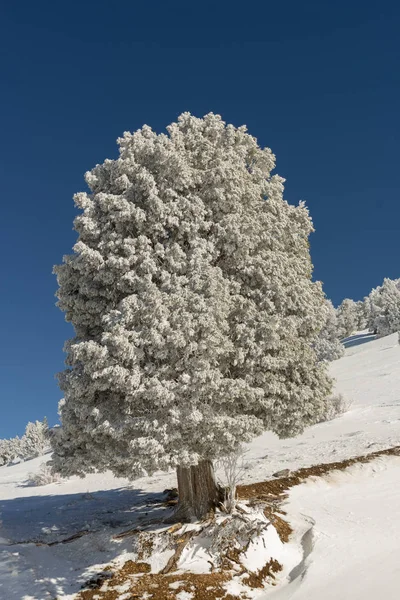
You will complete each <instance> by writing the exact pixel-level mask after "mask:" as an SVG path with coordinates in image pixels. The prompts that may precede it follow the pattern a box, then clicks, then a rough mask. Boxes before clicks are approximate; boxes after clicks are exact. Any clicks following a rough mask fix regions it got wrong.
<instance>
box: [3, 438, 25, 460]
mask: <svg viewBox="0 0 400 600" xmlns="http://www.w3.org/2000/svg"><path fill="white" fill-rule="evenodd" d="M21 454H22V440H21V438H19V437H18V436H16V437H15V438H11V439H9V440H0V466H2V465H8V464H10V463H11V462H13V461H14V460H16V459H17V458H21Z"/></svg>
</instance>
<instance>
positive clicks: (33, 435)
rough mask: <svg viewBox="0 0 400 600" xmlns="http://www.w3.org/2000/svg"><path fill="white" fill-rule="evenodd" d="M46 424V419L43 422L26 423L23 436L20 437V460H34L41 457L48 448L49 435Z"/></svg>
mask: <svg viewBox="0 0 400 600" xmlns="http://www.w3.org/2000/svg"><path fill="white" fill-rule="evenodd" d="M48 430H49V427H48V423H47V419H46V418H44V419H43V421H35V422H34V423H28V424H27V426H26V428H25V434H24V435H23V437H22V440H21V444H22V451H21V454H22V456H21V457H22V458H24V459H28V458H35V457H36V456H42V455H43V454H45V452H46V450H47V449H48V448H49V434H48Z"/></svg>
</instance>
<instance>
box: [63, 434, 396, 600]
mask: <svg viewBox="0 0 400 600" xmlns="http://www.w3.org/2000/svg"><path fill="white" fill-rule="evenodd" d="M381 456H400V446H396V447H394V448H387V449H385V450H379V451H377V452H373V453H371V454H367V455H363V456H357V457H354V458H349V459H346V460H343V461H341V462H334V463H325V464H320V465H315V466H312V467H306V468H302V469H298V470H297V471H294V472H292V473H291V474H290V475H289V476H288V477H282V478H279V479H271V480H268V481H261V482H258V483H252V484H249V485H242V486H239V487H238V497H239V499H242V500H245V499H246V500H249V501H250V504H253V505H258V506H262V507H263V510H264V514H265V516H266V517H267V518H268V519H269V520H270V521H271V522H272V523H273V525H274V526H275V528H276V529H277V532H278V534H279V536H280V538H281V540H282V541H283V542H287V541H288V540H289V537H290V534H291V533H292V529H291V527H290V525H289V523H287V521H286V520H285V519H284V518H283V517H284V516H285V513H284V511H283V510H282V508H281V506H280V505H281V503H282V501H283V500H284V499H285V498H286V497H287V495H288V494H287V492H288V490H289V489H290V488H291V487H293V486H295V485H299V484H301V483H303V482H304V481H305V480H306V479H307V478H309V477H319V476H321V475H325V474H327V473H330V472H332V471H336V470H341V471H343V470H345V469H347V468H348V467H350V466H351V465H354V464H356V463H368V462H370V461H372V460H374V459H375V458H378V457H381ZM170 502H171V504H172V502H176V500H175V499H172V498H171V500H170ZM179 527H180V525H179V524H177V525H174V526H173V527H172V528H171V529H170V530H169V531H170V533H174V532H175V531H179ZM135 533H137V530H131V531H129V532H125V533H124V534H120V535H119V536H116V537H125V535H133V534H135ZM189 539H190V535H187V536H186V535H183V536H181V538H180V539H178V540H177V544H176V550H175V555H174V556H173V557H172V559H171V560H170V562H169V563H168V565H167V566H166V567H165V569H164V570H163V572H162V573H157V574H154V573H150V565H148V564H147V563H145V562H133V561H128V562H127V563H125V565H124V566H123V567H122V568H121V569H119V570H118V571H116V572H115V573H114V575H113V577H112V578H111V579H109V580H107V581H106V582H105V583H102V584H101V585H99V588H98V589H90V590H85V591H82V592H80V593H79V594H78V595H77V599H76V600H118V597H119V596H120V595H121V592H120V591H118V590H116V589H115V587H116V586H121V585H123V584H126V583H127V582H128V581H130V582H131V587H130V589H129V593H130V594H131V596H130V597H129V598H128V600H140V599H141V598H143V596H144V597H145V598H148V599H149V600H176V596H177V594H178V593H179V592H182V591H186V592H189V593H191V594H192V600H220V599H224V600H239V599H240V600H245V599H246V598H247V596H246V594H242V595H240V596H233V595H231V594H227V593H226V589H225V587H224V584H225V583H227V582H228V581H230V580H231V579H232V577H233V576H234V575H236V576H237V575H239V574H242V575H243V574H246V576H245V577H244V578H243V583H244V584H245V585H247V586H248V587H249V588H262V587H263V586H264V585H265V584H266V582H269V583H272V585H273V584H274V579H275V576H276V574H277V573H278V572H279V571H281V570H282V565H280V564H279V563H278V562H277V561H276V560H273V559H272V560H271V561H270V562H269V563H267V564H266V565H265V566H264V567H263V569H261V570H260V571H258V572H256V573H251V572H249V571H246V570H245V569H244V568H243V565H241V564H240V563H239V556H238V554H237V553H235V549H234V548H232V552H229V553H228V554H227V559H229V560H225V561H224V562H223V565H222V569H219V570H214V571H212V572H211V573H207V574H194V573H180V574H178V573H176V572H174V570H175V569H176V565H177V562H178V560H179V556H180V554H181V552H182V550H183V548H184V546H185V544H186V543H187V541H188V540H189ZM68 541H69V540H68ZM233 563H236V566H238V565H240V570H239V571H237V570H236V571H234V570H233V569H232V565H233ZM178 582H179V583H178ZM170 584H173V587H172V588H171V587H170ZM146 594H147V595H146Z"/></svg>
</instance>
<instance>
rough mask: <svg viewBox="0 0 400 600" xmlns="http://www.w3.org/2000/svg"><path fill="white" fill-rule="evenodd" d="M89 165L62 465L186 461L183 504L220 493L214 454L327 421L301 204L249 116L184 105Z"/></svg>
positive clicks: (205, 502) (67, 279)
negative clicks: (243, 123) (194, 112)
mask: <svg viewBox="0 0 400 600" xmlns="http://www.w3.org/2000/svg"><path fill="white" fill-rule="evenodd" d="M119 147H120V152H119V158H118V159H117V160H106V161H105V162H104V163H103V164H101V165H97V166H96V167H95V168H94V169H93V170H92V171H90V172H89V173H87V174H86V181H87V184H88V186H89V188H90V193H89V194H87V193H80V194H77V195H76V196H75V202H76V205H77V206H78V207H79V208H81V209H83V214H81V215H79V216H78V217H77V218H76V220H75V229H76V230H77V232H78V234H79V238H78V241H77V243H76V244H75V246H74V254H73V255H71V256H66V257H64V264H62V265H60V266H58V267H56V268H55V272H56V274H57V276H58V283H59V290H58V297H59V302H58V305H59V307H60V308H61V309H62V310H63V311H65V314H66V319H67V321H69V322H71V323H72V324H73V326H74V329H75V333H76V337H75V338H74V339H72V340H70V341H69V342H68V343H67V344H66V352H67V361H66V363H67V366H68V368H67V370H66V371H64V373H63V374H61V375H60V386H61V388H62V390H63V391H64V395H65V399H64V400H63V401H62V402H61V403H60V416H61V420H62V427H61V428H60V429H59V430H58V431H56V432H55V434H54V435H53V436H52V440H53V447H54V458H53V461H54V467H55V468H56V469H57V470H59V471H60V472H61V473H62V474H66V475H68V474H73V473H75V474H79V475H84V474H85V473H87V472H92V471H94V470H99V471H104V470H106V469H111V470H112V471H113V472H114V473H115V474H116V475H121V476H127V477H131V478H133V477H136V476H138V475H143V474H145V473H153V472H154V471H155V470H158V469H168V468H169V467H176V468H177V475H178V487H179V496H180V505H179V506H180V511H181V512H180V516H181V517H182V518H190V517H191V516H192V515H196V516H197V517H201V516H203V515H204V514H205V513H206V512H207V511H208V510H209V509H210V507H212V506H213V505H215V504H216V503H217V502H218V501H219V490H218V488H217V485H216V483H215V479H214V475H213V466H212V461H213V460H214V459H217V458H219V457H221V456H227V455H229V454H231V453H233V452H235V451H236V450H237V448H238V447H239V446H240V444H241V443H242V442H246V441H249V440H250V439H251V438H252V437H253V436H255V435H258V434H259V433H261V432H262V431H263V430H264V429H269V430H272V431H274V432H276V433H277V434H278V435H279V436H281V437H288V436H294V435H297V434H299V433H301V432H302V431H303V430H304V428H305V427H307V426H308V425H311V424H313V423H315V422H317V421H318V420H319V418H320V416H321V415H322V414H323V412H324V410H325V407H326V397H327V395H328V393H329V390H330V388H331V382H330V379H329V377H328V375H327V373H326V368H325V366H324V365H323V364H322V363H319V362H318V361H317V360H316V356H315V352H314V350H313V348H312V345H313V343H314V341H315V338H316V336H317V333H318V331H319V330H320V328H321V326H322V322H323V318H324V316H323V315H324V310H323V304H324V295H323V292H322V289H321V285H320V284H319V283H313V282H312V279H311V275H312V264H311V259H310V253H309V244H308V237H309V234H310V232H311V231H312V223H311V220H310V217H309V214H308V211H307V209H306V208H305V206H304V205H303V204H300V205H299V206H291V205H289V204H288V203H287V202H286V201H285V200H284V199H283V181H284V180H283V179H281V178H280V177H279V176H277V175H274V176H271V171H272V169H273V168H274V166H275V161H274V155H273V154H272V152H271V151H270V150H269V149H268V148H266V149H261V148H260V147H259V146H258V144H257V141H256V139H255V138H254V137H252V136H250V135H249V134H247V133H246V128H245V127H239V128H235V127H233V126H232V125H226V124H225V123H224V122H223V121H222V120H221V118H220V117H219V116H217V115H214V114H209V115H207V116H205V117H204V118H203V119H198V118H195V117H193V116H191V115H190V114H189V113H185V114H183V115H181V116H180V118H179V119H178V122H177V123H173V124H172V125H170V126H169V127H168V133H167V134H161V135H157V134H156V133H154V132H153V131H152V130H151V129H150V127H148V126H144V127H143V128H142V129H141V130H139V131H137V132H136V133H134V134H130V133H125V134H124V137H123V138H122V139H120V140H119Z"/></svg>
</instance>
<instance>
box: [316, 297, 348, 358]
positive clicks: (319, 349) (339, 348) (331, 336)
mask: <svg viewBox="0 0 400 600" xmlns="http://www.w3.org/2000/svg"><path fill="white" fill-rule="evenodd" d="M314 349H315V353H316V355H317V358H318V360H325V361H329V362H330V361H332V360H336V359H338V358H340V357H341V356H343V354H344V346H343V344H341V342H340V341H339V333H338V326H337V317H336V310H335V308H334V306H333V304H332V302H331V301H330V300H328V299H327V300H326V301H325V318H324V324H323V326H322V329H321V331H320V332H319V334H318V337H317V339H316V341H315V343H314Z"/></svg>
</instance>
